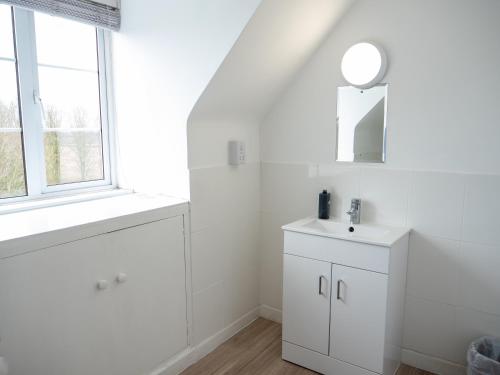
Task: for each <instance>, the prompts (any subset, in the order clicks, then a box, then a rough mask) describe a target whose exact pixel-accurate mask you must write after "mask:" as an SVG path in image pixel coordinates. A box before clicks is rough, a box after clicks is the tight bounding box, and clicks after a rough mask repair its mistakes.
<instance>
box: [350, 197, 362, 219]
mask: <svg viewBox="0 0 500 375" xmlns="http://www.w3.org/2000/svg"><path fill="white" fill-rule="evenodd" d="M347 215H349V217H350V220H349V223H350V224H351V225H353V224H359V222H360V220H361V199H359V198H353V199H351V210H350V211H348V212H347Z"/></svg>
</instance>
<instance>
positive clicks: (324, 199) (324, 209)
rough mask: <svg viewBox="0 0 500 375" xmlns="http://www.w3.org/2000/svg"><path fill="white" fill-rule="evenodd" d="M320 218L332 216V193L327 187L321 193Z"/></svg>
mask: <svg viewBox="0 0 500 375" xmlns="http://www.w3.org/2000/svg"><path fill="white" fill-rule="evenodd" d="M318 218H320V219H329V218H330V193H329V192H327V191H326V189H325V190H323V191H322V192H321V193H320V194H319V203H318Z"/></svg>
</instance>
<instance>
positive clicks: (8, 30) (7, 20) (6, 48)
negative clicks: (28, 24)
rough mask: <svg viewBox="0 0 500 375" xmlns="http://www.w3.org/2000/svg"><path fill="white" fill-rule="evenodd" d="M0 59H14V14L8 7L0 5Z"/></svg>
mask: <svg viewBox="0 0 500 375" xmlns="http://www.w3.org/2000/svg"><path fill="white" fill-rule="evenodd" d="M0 57H6V58H10V59H13V58H14V42H13V35H12V13H11V8H10V7H9V6H7V5H1V4H0Z"/></svg>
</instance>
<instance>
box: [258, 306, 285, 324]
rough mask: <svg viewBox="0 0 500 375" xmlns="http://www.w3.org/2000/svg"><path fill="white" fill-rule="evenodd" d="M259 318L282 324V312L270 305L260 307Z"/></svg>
mask: <svg viewBox="0 0 500 375" xmlns="http://www.w3.org/2000/svg"><path fill="white" fill-rule="evenodd" d="M259 316H260V317H262V318H264V319H268V320H272V321H273V322H277V323H281V317H282V314H281V310H278V309H275V308H274V307H271V306H268V305H260V307H259Z"/></svg>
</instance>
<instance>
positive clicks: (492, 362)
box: [467, 336, 500, 375]
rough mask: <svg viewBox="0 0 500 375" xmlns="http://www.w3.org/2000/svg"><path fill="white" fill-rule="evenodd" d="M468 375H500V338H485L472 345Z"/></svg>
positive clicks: (468, 362) (468, 359)
mask: <svg viewBox="0 0 500 375" xmlns="http://www.w3.org/2000/svg"><path fill="white" fill-rule="evenodd" d="M467 375H500V338H496V337H491V336H484V337H481V338H479V339H477V340H474V341H473V342H472V343H471V344H470V346H469V351H468V352H467Z"/></svg>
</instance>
